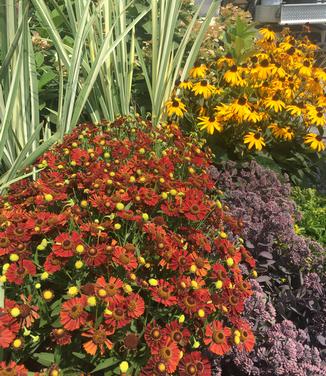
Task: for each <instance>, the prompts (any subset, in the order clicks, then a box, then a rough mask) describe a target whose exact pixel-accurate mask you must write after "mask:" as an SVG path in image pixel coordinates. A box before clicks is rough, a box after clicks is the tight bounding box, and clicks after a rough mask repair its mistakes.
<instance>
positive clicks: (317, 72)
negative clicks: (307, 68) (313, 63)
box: [314, 68, 326, 82]
mask: <svg viewBox="0 0 326 376" xmlns="http://www.w3.org/2000/svg"><path fill="white" fill-rule="evenodd" d="M314 77H316V78H317V79H318V80H322V81H324V82H326V71H325V70H324V69H321V68H315V69H314Z"/></svg>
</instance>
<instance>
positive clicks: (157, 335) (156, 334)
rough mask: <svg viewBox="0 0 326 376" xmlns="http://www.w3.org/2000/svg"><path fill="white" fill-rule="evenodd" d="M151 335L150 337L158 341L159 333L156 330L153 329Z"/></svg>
mask: <svg viewBox="0 0 326 376" xmlns="http://www.w3.org/2000/svg"><path fill="white" fill-rule="evenodd" d="M151 334H152V337H153V338H155V339H158V338H160V337H161V333H160V331H159V330H158V329H153V330H152V333H151Z"/></svg>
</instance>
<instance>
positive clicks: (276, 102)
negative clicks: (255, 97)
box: [263, 95, 285, 112]
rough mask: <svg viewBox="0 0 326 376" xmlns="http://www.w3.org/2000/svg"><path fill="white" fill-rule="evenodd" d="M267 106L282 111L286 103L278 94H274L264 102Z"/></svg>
mask: <svg viewBox="0 0 326 376" xmlns="http://www.w3.org/2000/svg"><path fill="white" fill-rule="evenodd" d="M263 104H264V106H265V108H267V109H270V110H274V111H275V112H280V111H282V110H283V109H284V108H285V103H284V102H283V101H282V100H280V99H278V97H277V95H274V96H273V97H272V98H267V99H265V100H264V102H263Z"/></svg>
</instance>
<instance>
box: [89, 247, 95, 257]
mask: <svg viewBox="0 0 326 376" xmlns="http://www.w3.org/2000/svg"><path fill="white" fill-rule="evenodd" d="M88 254H89V255H90V256H95V255H96V254H97V249H96V248H90V249H89V250H88Z"/></svg>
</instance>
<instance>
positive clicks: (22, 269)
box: [17, 266, 26, 274]
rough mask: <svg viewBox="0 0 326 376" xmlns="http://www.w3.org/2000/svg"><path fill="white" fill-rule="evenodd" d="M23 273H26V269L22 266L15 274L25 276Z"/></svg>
mask: <svg viewBox="0 0 326 376" xmlns="http://www.w3.org/2000/svg"><path fill="white" fill-rule="evenodd" d="M25 272H26V269H25V268H24V267H23V266H21V267H20V268H18V269H17V274H25Z"/></svg>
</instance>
